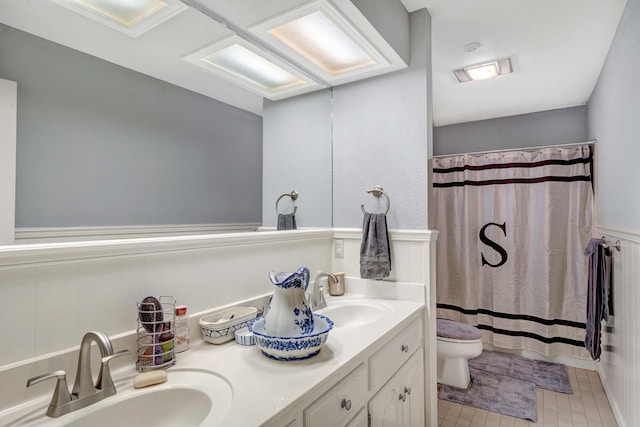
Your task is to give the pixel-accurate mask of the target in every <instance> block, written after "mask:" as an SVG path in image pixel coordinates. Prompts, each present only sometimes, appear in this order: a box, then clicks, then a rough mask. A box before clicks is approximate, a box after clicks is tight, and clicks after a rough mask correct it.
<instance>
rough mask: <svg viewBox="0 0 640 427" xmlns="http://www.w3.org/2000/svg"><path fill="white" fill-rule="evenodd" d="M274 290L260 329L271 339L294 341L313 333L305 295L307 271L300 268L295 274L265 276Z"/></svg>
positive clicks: (307, 284)
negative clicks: (291, 338)
mask: <svg viewBox="0 0 640 427" xmlns="http://www.w3.org/2000/svg"><path fill="white" fill-rule="evenodd" d="M269 279H270V280H271V283H273V284H274V285H275V287H276V289H275V292H274V293H273V298H272V299H271V303H270V304H269V308H268V310H267V314H266V315H265V316H264V329H265V332H266V333H268V334H269V335H273V336H275V337H296V336H300V335H308V334H310V333H311V332H313V313H312V312H311V308H309V305H308V304H307V301H306V298H305V295H304V293H305V291H306V290H307V287H308V286H309V269H308V268H307V267H300V268H299V269H298V271H296V272H295V273H274V272H273V271H272V272H270V273H269Z"/></svg>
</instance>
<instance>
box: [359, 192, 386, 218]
mask: <svg viewBox="0 0 640 427" xmlns="http://www.w3.org/2000/svg"><path fill="white" fill-rule="evenodd" d="M367 193H370V194H373V195H374V196H375V197H380V196H384V198H385V199H386V200H387V210H386V211H384V214H385V215H386V214H388V213H389V208H390V207H391V200H389V196H388V195H387V193H385V192H384V188H382V186H380V185H376V186H375V187H373V188H370V189H369V190H367ZM360 209H362V213H366V212H365V210H364V205H360Z"/></svg>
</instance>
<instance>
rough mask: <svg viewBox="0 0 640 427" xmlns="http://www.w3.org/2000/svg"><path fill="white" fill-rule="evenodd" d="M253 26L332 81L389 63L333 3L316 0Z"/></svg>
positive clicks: (286, 51)
mask: <svg viewBox="0 0 640 427" xmlns="http://www.w3.org/2000/svg"><path fill="white" fill-rule="evenodd" d="M249 30H250V31H251V32H252V33H253V34H255V35H256V36H258V37H260V38H261V39H262V40H264V41H266V42H267V43H269V44H270V45H272V46H274V47H276V48H277V49H278V50H280V51H281V52H283V53H284V54H286V55H289V56H291V57H292V58H294V60H296V61H298V62H299V63H300V64H302V65H304V66H306V67H308V68H309V69H310V70H312V71H314V72H316V73H317V74H318V75H319V76H321V77H322V78H323V79H325V80H326V81H328V82H334V81H336V80H339V79H341V78H344V77H351V76H353V75H354V74H357V73H359V72H362V71H371V70H375V69H379V68H383V67H388V66H389V61H387V60H386V59H385V58H384V56H382V54H380V53H379V52H378V51H377V49H375V48H374V47H373V45H372V44H371V43H369V41H367V39H366V38H365V37H363V36H362V35H361V34H360V32H359V31H357V30H356V28H355V27H354V26H353V25H351V23H350V22H349V21H347V19H346V18H344V17H343V16H342V15H341V14H340V13H339V12H338V11H337V10H336V9H335V8H334V7H333V6H331V5H330V4H329V3H328V2H325V1H315V2H312V3H309V4H306V5H304V6H302V7H300V8H297V9H294V10H291V11H287V12H285V13H283V14H280V15H278V16H275V17H273V18H270V19H268V20H266V21H263V22H261V23H259V24H257V25H254V26H253V27H251V28H249Z"/></svg>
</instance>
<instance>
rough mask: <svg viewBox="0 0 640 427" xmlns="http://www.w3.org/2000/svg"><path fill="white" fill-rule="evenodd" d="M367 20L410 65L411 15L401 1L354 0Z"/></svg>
mask: <svg viewBox="0 0 640 427" xmlns="http://www.w3.org/2000/svg"><path fill="white" fill-rule="evenodd" d="M352 1H353V4H354V5H355V6H356V7H357V8H358V9H359V10H360V12H362V14H363V15H364V16H366V17H367V20H368V21H369V22H371V24H372V25H373V26H374V27H375V29H376V30H377V31H378V33H380V35H381V36H382V37H383V38H384V39H385V40H386V41H387V43H389V45H390V46H391V47H392V48H393V50H395V51H396V53H397V54H398V55H400V57H401V58H402V59H403V60H404V62H405V63H407V64H408V63H409V61H410V60H411V52H410V46H411V41H410V34H409V14H408V13H407V9H406V8H405V7H404V5H403V4H402V3H401V2H399V1H389V0H352Z"/></svg>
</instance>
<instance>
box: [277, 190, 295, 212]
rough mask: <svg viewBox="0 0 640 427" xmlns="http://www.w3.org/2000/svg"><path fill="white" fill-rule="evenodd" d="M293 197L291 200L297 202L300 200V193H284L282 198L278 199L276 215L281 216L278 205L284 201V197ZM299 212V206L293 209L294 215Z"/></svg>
mask: <svg viewBox="0 0 640 427" xmlns="http://www.w3.org/2000/svg"><path fill="white" fill-rule="evenodd" d="M287 196H288V197H291V200H294V201H295V200H297V199H298V192H297V191H295V190H293V191H292V192H291V193H284V194H283V195H281V196H280V197H278V199H277V200H276V215H279V214H280V212H278V203H279V202H280V199H282V198H283V197H287ZM297 210H298V207H297V206H294V207H293V213H294V214H295V213H296V211H297Z"/></svg>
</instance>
